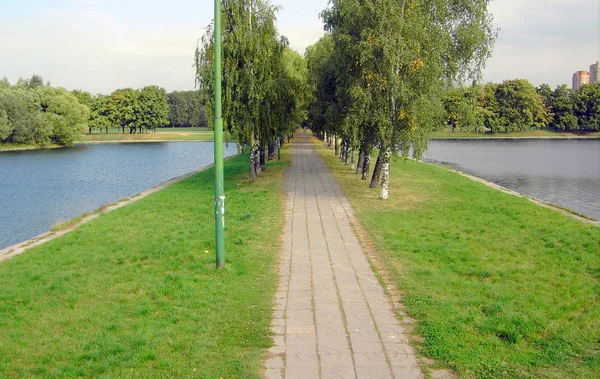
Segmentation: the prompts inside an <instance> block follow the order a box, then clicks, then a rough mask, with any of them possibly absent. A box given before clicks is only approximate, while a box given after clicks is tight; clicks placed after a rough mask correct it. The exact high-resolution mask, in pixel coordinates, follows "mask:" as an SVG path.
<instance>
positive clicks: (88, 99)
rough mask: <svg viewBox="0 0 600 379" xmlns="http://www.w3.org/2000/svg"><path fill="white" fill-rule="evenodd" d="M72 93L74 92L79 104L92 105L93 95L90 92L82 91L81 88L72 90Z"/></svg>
mask: <svg viewBox="0 0 600 379" xmlns="http://www.w3.org/2000/svg"><path fill="white" fill-rule="evenodd" d="M71 93H72V94H73V96H75V97H76V98H77V101H79V104H83V105H85V106H86V107H88V108H90V107H91V106H92V95H91V94H90V93H89V92H87V91H81V90H73V91H71Z"/></svg>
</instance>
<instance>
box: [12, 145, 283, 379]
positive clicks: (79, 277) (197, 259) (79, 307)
mask: <svg viewBox="0 0 600 379" xmlns="http://www.w3.org/2000/svg"><path fill="white" fill-rule="evenodd" d="M286 152H287V149H285V150H284V157H285V159H284V160H283V161H282V162H281V163H277V162H272V163H269V164H268V166H267V170H266V172H265V173H264V174H263V175H262V176H260V177H259V179H258V180H257V182H256V183H254V184H249V183H248V179H247V177H248V164H247V160H248V158H247V156H244V155H242V156H237V157H235V158H232V159H230V160H228V161H227V162H226V164H225V178H226V183H225V190H226V196H227V202H226V205H227V209H226V254H227V255H226V257H227V258H226V259H227V266H226V268H225V269H223V270H220V271H217V270H216V269H215V252H214V192H213V178H214V172H213V170H212V169H209V170H206V171H204V172H202V173H200V174H197V175H195V176H193V177H191V178H189V179H187V180H184V181H182V182H180V183H177V184H175V185H172V186H170V187H168V188H166V189H164V190H162V191H160V192H158V193H155V194H153V195H150V196H149V197H147V198H145V199H142V200H140V201H138V202H135V203H133V204H131V205H128V206H126V207H124V208H121V209H118V210H116V211H113V212H111V213H108V214H105V215H102V216H101V217H100V218H98V219H96V220H94V221H92V222H90V223H88V224H86V225H83V226H81V227H80V228H78V229H77V230H75V231H73V232H71V233H69V234H67V235H65V236H63V237H61V238H59V239H57V240H54V241H51V242H48V243H46V244H44V245H43V246H41V247H38V248H35V249H33V250H30V251H28V252H26V253H25V254H23V255H20V256H18V257H16V258H14V259H12V260H9V261H6V262H4V263H2V264H0V288H1V289H2V290H1V291H0V377H6V378H16V377H32V376H38V377H48V378H64V377H100V378H101V377H105V378H108V377H127V378H131V377H139V378H149V377H169V378H175V377H179V378H184V377H201V378H252V377H255V378H258V377H260V370H261V361H262V359H263V358H264V351H265V348H268V347H270V346H271V344H272V341H271V338H270V328H269V325H270V320H271V309H272V304H273V296H274V293H275V291H276V287H277V282H278V276H277V269H276V261H277V255H278V250H279V246H280V236H281V235H282V228H283V213H284V212H283V210H284V204H283V201H284V198H283V197H284V195H283V192H282V191H281V190H280V188H281V181H282V177H283V171H284V168H285V167H286V166H287V165H288V164H289V161H288V160H287V154H286Z"/></svg>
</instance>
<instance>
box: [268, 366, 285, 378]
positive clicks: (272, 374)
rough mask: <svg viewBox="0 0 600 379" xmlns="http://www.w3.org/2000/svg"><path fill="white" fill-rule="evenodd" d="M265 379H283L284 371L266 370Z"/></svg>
mask: <svg viewBox="0 0 600 379" xmlns="http://www.w3.org/2000/svg"><path fill="white" fill-rule="evenodd" d="M264 378H265V379H283V369H280V368H279V369H273V368H270V369H267V370H265V375H264Z"/></svg>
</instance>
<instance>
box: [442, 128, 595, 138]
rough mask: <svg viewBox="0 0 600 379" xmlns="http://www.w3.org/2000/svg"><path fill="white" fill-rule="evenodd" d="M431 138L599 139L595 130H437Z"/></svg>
mask: <svg viewBox="0 0 600 379" xmlns="http://www.w3.org/2000/svg"><path fill="white" fill-rule="evenodd" d="M431 139H432V140H441V139H446V140H458V139H460V140H463V139H500V140H504V139H511V140H512V139H559V140H560V139H568V140H573V139H600V131H596V132H582V133H576V132H560V131H551V130H527V131H523V132H496V133H475V132H458V131H456V132H451V131H438V132H433V133H432V135H431Z"/></svg>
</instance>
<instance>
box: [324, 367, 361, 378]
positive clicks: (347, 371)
mask: <svg viewBox="0 0 600 379" xmlns="http://www.w3.org/2000/svg"><path fill="white" fill-rule="evenodd" d="M321 378H322V379H353V378H356V371H355V370H354V367H348V366H345V367H328V368H325V367H323V370H322V376H321Z"/></svg>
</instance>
